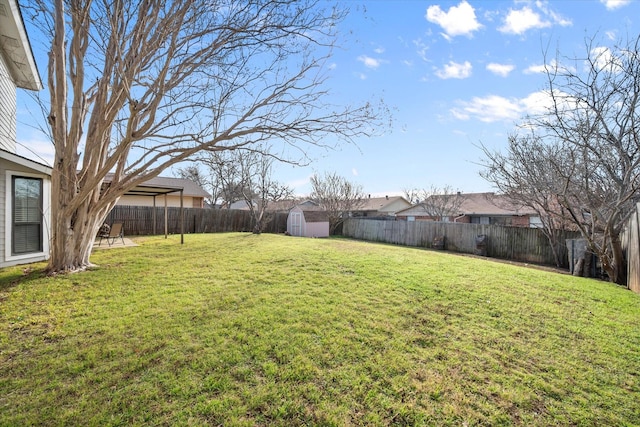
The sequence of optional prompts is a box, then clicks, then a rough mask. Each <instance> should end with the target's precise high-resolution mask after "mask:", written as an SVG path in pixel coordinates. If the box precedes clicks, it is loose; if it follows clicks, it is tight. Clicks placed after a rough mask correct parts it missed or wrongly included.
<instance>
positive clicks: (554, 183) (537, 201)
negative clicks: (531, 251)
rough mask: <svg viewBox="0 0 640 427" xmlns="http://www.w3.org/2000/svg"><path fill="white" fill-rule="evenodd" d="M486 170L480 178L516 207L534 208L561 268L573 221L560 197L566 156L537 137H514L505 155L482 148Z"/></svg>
mask: <svg viewBox="0 0 640 427" xmlns="http://www.w3.org/2000/svg"><path fill="white" fill-rule="evenodd" d="M481 148H482V150H483V152H484V155H485V158H484V160H483V163H482V164H483V165H484V167H485V169H484V170H483V171H481V172H480V175H481V176H482V177H483V178H484V179H486V180H487V181H489V182H490V183H492V184H493V185H494V186H495V187H496V188H497V189H498V191H499V192H500V193H501V194H503V195H505V196H506V197H507V198H508V199H509V200H510V201H511V202H513V203H514V204H519V205H522V206H526V207H529V208H531V209H533V210H534V211H535V212H536V213H537V215H538V217H539V218H540V221H541V225H542V226H541V228H540V229H541V230H542V232H543V233H544V235H545V237H546V238H547V240H548V241H549V245H550V247H551V250H552V253H553V257H554V259H555V262H556V265H557V266H558V267H560V266H562V260H563V257H562V251H564V250H565V249H564V240H562V238H563V237H564V232H565V230H566V229H567V228H568V227H569V225H570V223H571V220H570V218H568V217H567V214H568V212H567V210H566V209H565V208H564V207H563V205H562V203H560V200H559V198H558V195H559V194H561V193H562V191H563V187H564V185H565V183H566V180H565V178H564V177H563V174H562V173H561V171H562V169H563V168H565V167H566V160H565V153H564V152H563V151H562V150H561V149H560V147H559V146H557V145H547V144H545V143H543V142H542V141H540V139H539V138H537V137H536V136H535V135H530V136H528V137H517V136H511V137H510V138H509V145H508V147H507V152H506V153H504V154H503V153H501V152H499V151H492V150H489V149H488V148H487V147H485V146H482V147H481Z"/></svg>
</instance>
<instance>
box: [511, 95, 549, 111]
mask: <svg viewBox="0 0 640 427" xmlns="http://www.w3.org/2000/svg"><path fill="white" fill-rule="evenodd" d="M519 104H520V106H521V107H522V112H523V113H526V114H534V115H535V114H542V113H544V112H545V111H547V110H548V109H549V108H550V107H551V106H552V105H553V102H552V100H551V97H550V96H549V92H547V91H538V92H534V93H532V94H530V95H529V96H527V97H526V98H522V99H521V100H520V102H519Z"/></svg>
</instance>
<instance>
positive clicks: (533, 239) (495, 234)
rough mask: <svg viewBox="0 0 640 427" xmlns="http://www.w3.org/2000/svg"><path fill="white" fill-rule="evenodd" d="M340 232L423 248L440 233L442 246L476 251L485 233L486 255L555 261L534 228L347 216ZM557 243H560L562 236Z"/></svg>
mask: <svg viewBox="0 0 640 427" xmlns="http://www.w3.org/2000/svg"><path fill="white" fill-rule="evenodd" d="M342 234H343V235H344V236H347V237H353V238H355V239H361V240H368V241H374V242H386V243H393V244H397V245H404V246H419V247H427V248H430V247H432V244H433V241H434V239H435V238H436V237H439V236H444V237H445V241H444V249H445V250H449V251H453V252H462V253H476V250H477V245H476V238H477V237H478V236H479V235H485V236H486V252H487V256H490V257H493V258H500V259H508V260H514V261H521V262H531V263H536V264H548V265H555V258H554V256H553V251H552V250H551V247H550V245H549V241H548V240H547V238H546V236H545V235H544V234H543V233H542V231H541V230H539V229H536V228H520V227H503V226H497V225H482V224H458V223H450V222H431V221H376V220H371V219H360V218H349V219H348V220H346V221H345V223H344V226H343V229H342ZM574 237H576V233H567V235H566V238H574ZM561 244H562V245H564V239H562V241H561ZM559 251H560V255H561V257H562V263H563V266H565V267H566V266H568V259H567V258H568V257H567V251H566V250H565V249H564V248H563V247H562V248H560V249H559Z"/></svg>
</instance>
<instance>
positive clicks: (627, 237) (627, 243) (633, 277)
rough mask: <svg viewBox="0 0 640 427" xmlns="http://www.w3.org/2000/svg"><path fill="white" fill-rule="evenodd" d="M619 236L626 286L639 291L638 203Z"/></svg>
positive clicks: (639, 218) (639, 206)
mask: <svg viewBox="0 0 640 427" xmlns="http://www.w3.org/2000/svg"><path fill="white" fill-rule="evenodd" d="M621 238H622V244H623V247H624V250H625V253H626V259H627V287H628V288H629V289H631V290H632V291H633V292H637V293H640V203H638V204H637V205H636V210H635V212H634V213H633V214H632V215H631V217H630V218H629V221H628V222H627V226H626V227H625V231H624V233H623V234H622V237H621Z"/></svg>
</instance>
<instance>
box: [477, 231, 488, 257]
mask: <svg viewBox="0 0 640 427" xmlns="http://www.w3.org/2000/svg"><path fill="white" fill-rule="evenodd" d="M474 253H475V254H476V255H480V256H487V235H486V234H479V235H478V236H476V250H475V252H474Z"/></svg>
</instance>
